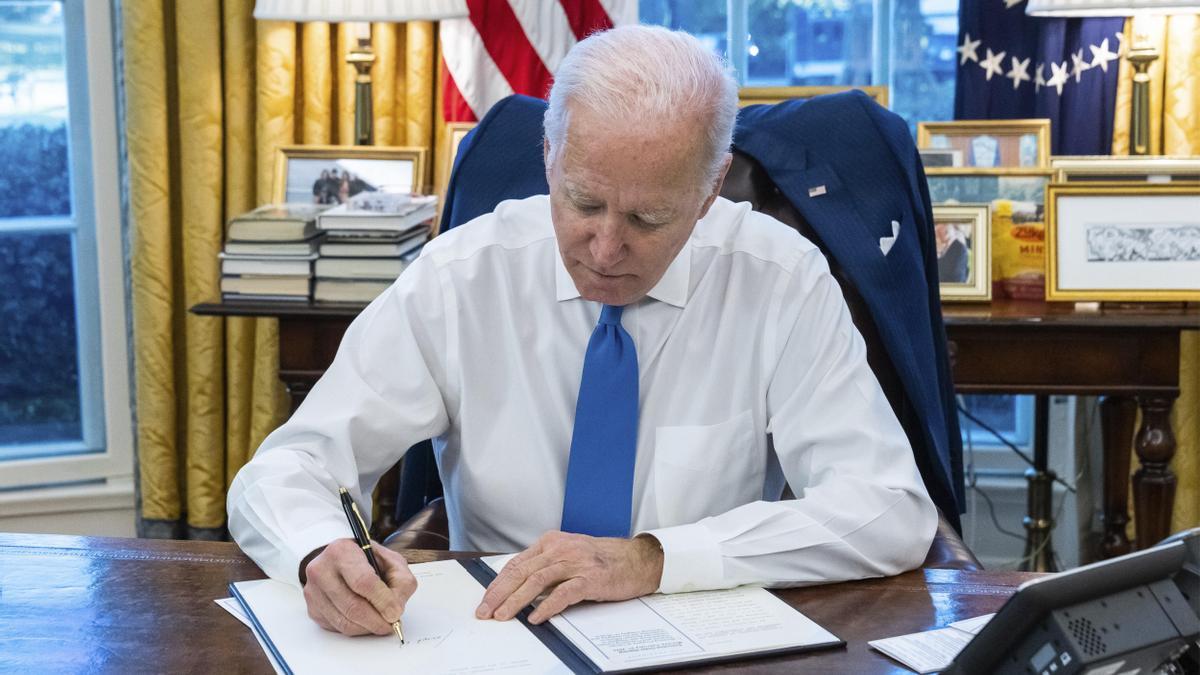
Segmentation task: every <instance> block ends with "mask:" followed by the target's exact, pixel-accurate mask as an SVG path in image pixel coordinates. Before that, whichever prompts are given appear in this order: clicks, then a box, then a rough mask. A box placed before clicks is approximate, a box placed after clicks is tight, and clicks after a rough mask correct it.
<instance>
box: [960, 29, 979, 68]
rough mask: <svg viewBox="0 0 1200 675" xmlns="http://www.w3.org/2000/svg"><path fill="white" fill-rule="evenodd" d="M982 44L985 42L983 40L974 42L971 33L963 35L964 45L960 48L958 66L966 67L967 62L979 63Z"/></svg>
mask: <svg viewBox="0 0 1200 675" xmlns="http://www.w3.org/2000/svg"><path fill="white" fill-rule="evenodd" d="M981 42H983V40H972V39H971V34H970V33H963V43H962V44H961V45H959V46H958V53H959V56H960V58H959V59H958V65H960V66H961V65H965V64H966V63H967V61H974V62H975V63H979V53H978V49H979V44H980V43H981Z"/></svg>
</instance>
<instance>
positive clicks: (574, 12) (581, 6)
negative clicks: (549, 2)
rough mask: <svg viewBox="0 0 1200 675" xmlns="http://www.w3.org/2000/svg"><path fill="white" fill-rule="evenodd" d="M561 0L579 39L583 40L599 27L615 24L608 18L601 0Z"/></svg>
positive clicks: (568, 19) (576, 37)
mask: <svg viewBox="0 0 1200 675" xmlns="http://www.w3.org/2000/svg"><path fill="white" fill-rule="evenodd" d="M560 1H561V2H562V8H563V9H564V10H565V11H566V13H567V21H568V22H569V23H570V24H571V30H572V31H573V32H574V33H575V39H577V40H582V39H583V38H585V37H587V36H588V35H589V34H591V33H592V32H593V31H595V30H597V29H600V28H608V27H610V26H612V25H613V22H612V19H609V18H608V12H606V11H605V10H604V5H602V4H600V0H560Z"/></svg>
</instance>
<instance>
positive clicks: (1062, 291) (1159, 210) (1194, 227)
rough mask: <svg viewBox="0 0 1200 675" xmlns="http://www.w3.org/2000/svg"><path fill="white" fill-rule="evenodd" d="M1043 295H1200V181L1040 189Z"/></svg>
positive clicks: (1122, 298)
mask: <svg viewBox="0 0 1200 675" xmlns="http://www.w3.org/2000/svg"><path fill="white" fill-rule="evenodd" d="M1046 213H1047V219H1046V226H1047V232H1046V240H1047V255H1046V260H1047V267H1048V269H1047V275H1046V299H1047V300H1077V301H1096V300H1099V301H1105V300H1111V301H1119V302H1153V301H1197V300H1200V183H1168V184H1156V183H1142V182H1127V183H1071V184H1051V185H1050V187H1049V188H1047V190H1046Z"/></svg>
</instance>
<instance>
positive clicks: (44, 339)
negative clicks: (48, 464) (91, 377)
mask: <svg viewBox="0 0 1200 675" xmlns="http://www.w3.org/2000/svg"><path fill="white" fill-rule="evenodd" d="M72 236H73V235H71V234H67V233H47V234H36V233H29V232H24V233H22V232H17V233H11V232H9V233H3V234H0V446H4V445H16V444H27V443H46V442H55V441H80V440H82V428H81V424H80V414H79V413H80V411H79V400H80V398H79V397H80V394H79V365H78V364H79V361H78V356H77V352H76V349H77V340H76V326H75V297H74V296H75V294H74V290H73V289H74V283H73V282H72V273H73V272H72V270H73V260H72V258H73V252H72V241H71V240H72ZM11 458H12V457H11V456H8V455H5V454H3V453H0V459H11Z"/></svg>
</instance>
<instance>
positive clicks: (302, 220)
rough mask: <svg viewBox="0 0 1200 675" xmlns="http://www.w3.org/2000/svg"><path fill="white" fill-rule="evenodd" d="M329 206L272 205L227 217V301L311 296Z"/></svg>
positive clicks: (224, 265)
mask: <svg viewBox="0 0 1200 675" xmlns="http://www.w3.org/2000/svg"><path fill="white" fill-rule="evenodd" d="M327 208H328V207H326V206H321V205H316V204H268V205H266V206H261V207H259V208H257V209H254V210H253V211H251V212H249V213H244V214H242V215H240V216H237V217H236V218H234V219H233V220H231V221H229V231H228V233H227V235H226V237H225V250H224V251H222V252H221V253H220V258H221V298H222V299H223V300H234V301H236V300H289V301H307V300H308V299H309V297H311V292H310V291H311V286H312V265H313V261H314V260H316V258H317V247H318V246H319V245H320V242H321V233H320V231H319V230H318V229H317V223H316V221H317V217H318V216H319V215H320V214H321V212H322V211H324V210H325V209H327Z"/></svg>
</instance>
